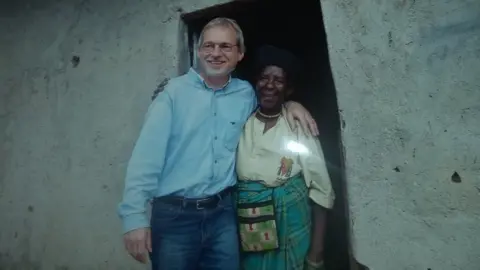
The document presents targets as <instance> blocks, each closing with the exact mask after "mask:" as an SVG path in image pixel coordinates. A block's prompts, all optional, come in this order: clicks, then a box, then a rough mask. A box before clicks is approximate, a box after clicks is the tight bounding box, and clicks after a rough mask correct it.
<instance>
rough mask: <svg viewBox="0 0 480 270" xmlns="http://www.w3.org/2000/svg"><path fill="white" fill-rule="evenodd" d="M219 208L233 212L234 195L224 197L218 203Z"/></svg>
mask: <svg viewBox="0 0 480 270" xmlns="http://www.w3.org/2000/svg"><path fill="white" fill-rule="evenodd" d="M218 206H219V207H221V208H222V209H225V210H232V209H234V206H235V205H234V201H233V197H232V194H228V195H226V196H224V197H223V198H222V199H221V200H220V201H219V202H218Z"/></svg>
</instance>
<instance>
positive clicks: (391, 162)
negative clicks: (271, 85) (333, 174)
mask: <svg viewBox="0 0 480 270" xmlns="http://www.w3.org/2000/svg"><path fill="white" fill-rule="evenodd" d="M321 4H322V9H323V13H324V21H325V28H326V33H327V39H328V43H329V54H330V58H331V66H332V71H333V76H334V80H335V84H336V89H337V97H338V102H339V109H340V110H341V118H342V121H343V123H344V126H343V128H342V140H343V145H344V151H345V154H344V155H345V158H346V164H345V166H346V179H347V184H348V185H347V186H348V200H349V205H350V218H351V228H352V238H353V239H352V240H353V248H354V254H355V257H356V259H357V260H358V261H359V262H361V263H362V264H364V265H366V266H368V267H369V268H370V269H374V270H387V269H388V270H397V269H398V270H408V269H411V270H418V269H425V270H426V269H431V270H446V269H462V270H473V269H479V265H480V252H479V250H480V237H479V235H480V226H479V223H480V207H479V206H480V15H479V14H480V2H479V1H477V0H457V1H446V0H439V1H415V0H392V1H380V0H365V1H351V0H339V1H329V0H322V1H321ZM455 172H457V173H458V175H459V176H460V180H461V182H458V181H459V179H458V178H455V177H454V179H453V181H452V179H451V176H452V175H453V174H454V173H455Z"/></svg>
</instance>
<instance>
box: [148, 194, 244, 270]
mask: <svg viewBox="0 0 480 270" xmlns="http://www.w3.org/2000/svg"><path fill="white" fill-rule="evenodd" d="M234 207H235V206H234V204H233V199H232V195H228V196H225V197H224V198H223V199H222V200H220V202H219V203H218V206H217V207H216V208H214V209H202V210H197V209H186V208H184V207H182V206H174V205H171V204H167V203H164V202H162V201H161V200H156V201H155V202H154V204H153V208H152V218H151V229H152V253H151V254H150V260H151V262H152V270H197V269H201V270H207V269H208V270H216V269H218V270H224V269H228V270H238V269H240V261H239V260H240V258H239V257H240V255H239V244H238V231H237V217H236V212H235V209H234Z"/></svg>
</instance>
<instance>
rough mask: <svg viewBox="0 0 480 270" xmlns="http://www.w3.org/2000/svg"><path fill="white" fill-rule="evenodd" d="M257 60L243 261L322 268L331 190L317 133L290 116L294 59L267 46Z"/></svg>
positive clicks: (243, 149)
mask: <svg viewBox="0 0 480 270" xmlns="http://www.w3.org/2000/svg"><path fill="white" fill-rule="evenodd" d="M256 62H257V65H256V66H257V69H256V70H257V74H258V76H257V79H256V83H255V88H256V91H257V96H258V99H259V109H258V110H257V112H256V113H255V114H253V115H252V116H251V117H250V118H249V120H248V121H247V123H246V124H245V127H244V131H243V134H242V137H241V139H240V144H239V146H238V152H237V164H236V167H237V174H238V178H239V181H238V198H237V200H238V215H239V230H240V236H241V244H242V251H243V259H242V267H243V269H246V270H256V269H259V270H260V269H262V270H281V269H285V270H294V269H324V268H323V267H324V266H323V235H324V227H325V212H326V208H331V207H332V205H333V201H334V193H333V190H332V187H331V183H330V178H329V176H328V172H327V169H326V165H325V160H324V157H323V153H322V149H321V146H320V143H319V141H318V139H316V138H315V137H307V136H305V135H304V134H303V133H302V131H301V130H298V129H297V130H291V129H290V127H289V125H288V123H287V120H286V118H285V109H284V106H283V104H284V102H285V101H286V100H285V99H286V98H287V97H288V95H290V94H292V92H293V90H294V85H293V83H294V79H295V75H294V71H295V62H296V60H295V57H294V56H293V55H291V54H290V53H289V52H287V51H284V50H282V49H278V48H275V47H272V46H265V47H262V48H261V49H260V50H259V51H258V53H257V56H256ZM312 213H313V215H312ZM312 217H313V220H312Z"/></svg>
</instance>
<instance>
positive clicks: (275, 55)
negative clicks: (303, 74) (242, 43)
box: [254, 45, 300, 86]
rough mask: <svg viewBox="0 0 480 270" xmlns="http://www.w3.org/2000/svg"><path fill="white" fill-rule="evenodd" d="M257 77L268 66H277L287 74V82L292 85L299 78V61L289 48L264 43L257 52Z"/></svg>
mask: <svg viewBox="0 0 480 270" xmlns="http://www.w3.org/2000/svg"><path fill="white" fill-rule="evenodd" d="M254 62H255V65H254V66H255V68H254V70H255V78H258V77H259V76H260V74H261V72H262V71H263V69H265V68H266V67H267V66H277V67H280V68H282V69H283V71H284V72H285V73H286V75H287V83H288V84H289V85H290V86H292V84H295V82H296V80H297V78H298V71H299V70H298V69H299V68H300V66H299V61H298V59H297V57H295V55H293V54H292V53H290V52H289V51H287V50H284V49H280V48H277V47H274V46H271V45H264V46H262V47H260V48H258V49H257V51H256V52H255V60H254Z"/></svg>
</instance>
